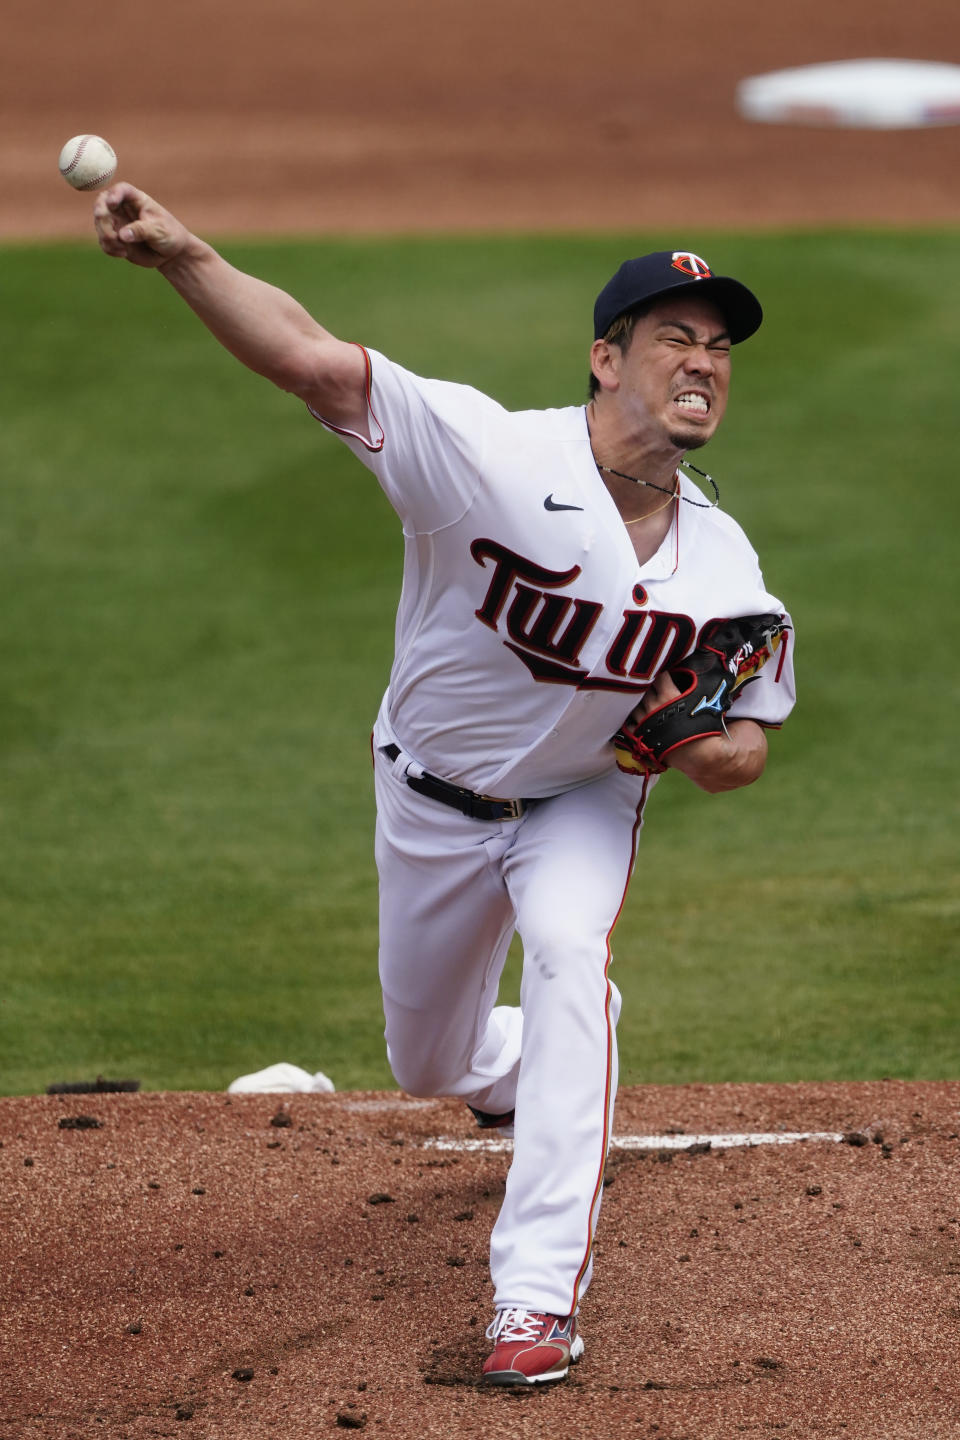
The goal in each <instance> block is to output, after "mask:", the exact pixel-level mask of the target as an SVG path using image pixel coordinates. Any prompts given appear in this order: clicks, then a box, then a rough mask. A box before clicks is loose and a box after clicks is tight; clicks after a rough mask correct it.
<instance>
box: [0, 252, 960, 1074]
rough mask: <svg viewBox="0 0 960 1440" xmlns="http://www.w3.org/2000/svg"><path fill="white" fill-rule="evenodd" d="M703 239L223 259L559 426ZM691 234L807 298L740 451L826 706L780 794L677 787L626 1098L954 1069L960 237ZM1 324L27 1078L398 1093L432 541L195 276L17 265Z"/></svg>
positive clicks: (775, 306) (758, 281)
mask: <svg viewBox="0 0 960 1440" xmlns="http://www.w3.org/2000/svg"><path fill="white" fill-rule="evenodd" d="M672 243H673V237H665V236H660V235H648V236H639V237H638V236H631V237H629V238H624V237H618V236H605V237H597V238H565V237H557V238H555V239H544V238H540V237H538V238H529V239H527V238H523V237H514V238H509V237H508V238H502V239H489V238H484V237H480V238H475V239H469V240H463V239H457V240H442V239H437V240H429V239H425V240H403V241H398V242H393V241H386V240H383V241H377V240H363V241H357V242H355V243H347V242H323V243H316V244H308V243H296V244H293V243H291V244H273V245H266V244H262V245H261V244H251V243H243V244H241V243H233V242H228V243H226V244H225V245H224V246H223V248H224V249H225V251H226V253H227V254H228V255H229V257H230V258H231V259H232V260H234V261H236V262H237V263H238V264H240V265H242V266H244V267H247V268H250V269H252V270H254V271H255V272H256V273H258V274H260V275H262V276H264V277H265V278H267V279H270V280H272V281H274V282H275V283H278V284H280V285H282V286H284V287H285V288H288V289H289V290H291V291H292V292H293V293H294V294H296V295H297V296H298V297H299V298H300V299H302V300H303V301H304V303H306V304H307V305H308V307H309V308H311V309H312V310H313V311H314V313H316V314H317V315H318V316H319V317H320V318H321V319H323V320H324V321H325V323H327V324H329V325H330V327H331V328H332V329H333V330H334V331H335V332H336V333H338V334H342V335H343V336H345V337H347V338H358V339H362V340H364V341H365V342H367V343H369V344H372V345H374V346H376V347H378V348H381V349H383V350H386V351H387V352H388V353H390V354H391V355H393V356H394V358H396V359H398V360H400V361H401V362H402V363H404V364H406V365H408V366H410V367H411V368H413V369H417V370H420V371H422V372H428V373H433V374H441V375H445V376H448V377H450V378H458V379H462V380H466V381H469V382H471V383H474V384H477V385H479V386H481V387H482V388H484V389H487V390H489V391H490V392H491V393H493V394H495V395H496V396H497V397H498V398H500V399H501V400H503V401H504V402H505V403H506V404H508V405H510V406H514V407H524V406H530V405H548V404H565V403H571V402H573V403H576V402H578V401H579V400H580V399H582V397H583V391H584V377H585V374H586V358H585V357H586V350H587V348H588V345H589V339H590V324H589V319H590V309H591V305H592V300H593V296H594V294H595V292H596V290H597V289H598V288H599V286H600V285H601V284H602V283H603V281H604V280H605V279H606V277H607V275H608V274H609V273H611V272H612V270H613V268H614V267H615V266H616V265H617V264H618V263H619V261H620V259H622V258H623V257H624V255H626V254H627V253H630V252H631V251H633V252H634V253H636V252H638V251H640V250H641V249H645V248H655V247H659V246H660V245H669V244H672ZM685 243H693V244H695V245H696V247H697V248H698V249H699V250H700V251H701V253H706V254H707V255H708V256H709V257H710V258H711V259H712V261H713V263H714V265H715V267H716V268H717V269H718V270H730V271H733V272H734V273H737V274H739V275H742V277H743V278H744V279H746V280H747V281H748V282H750V283H752V284H753V285H754V286H755V288H756V289H757V290H758V292H759V293H760V294H761V296H762V298H763V299H764V302H765V307H766V310H767V320H766V324H765V326H764V328H763V330H762V331H761V332H760V335H759V336H758V337H757V339H756V340H755V341H753V342H751V344H749V345H747V346H744V347H743V349H742V351H738V352H737V354H736V363H735V380H734V392H733V400H732V404H731V411H730V416H729V418H728V420H727V422H726V425H725V428H724V430H723V432H722V434H721V435H720V437H719V438H718V439H717V441H716V442H714V444H713V445H712V446H711V447H710V450H709V451H708V452H705V455H704V458H705V460H706V462H707V465H708V468H710V469H712V470H713V472H714V474H715V475H716V476H717V478H718V480H719V482H720V486H721V490H722V494H723V503H724V505H725V506H726V508H728V509H729V510H730V511H731V512H732V513H733V514H735V515H736V516H737V518H739V519H740V520H741V521H742V522H743V523H744V525H745V526H746V528H747V531H748V533H749V534H750V536H751V538H752V539H753V541H754V543H755V544H756V546H757V548H758V550H759V552H760V554H761V557H762V559H763V562H764V567H765V572H766V575H767V579H768V583H769V585H770V587H771V588H772V589H773V591H774V592H775V593H776V594H779V595H781V596H782V597H783V598H784V599H785V600H786V601H787V603H788V604H789V605H790V608H791V610H792V613H793V616H794V619H795V621H796V624H797V630H798V672H799V685H800V704H799V706H798V709H797V711H796V713H795V715H794V717H793V718H792V719H791V721H790V723H789V724H788V726H786V727H785V729H784V731H783V733H782V735H780V736H777V737H774V738H773V740H772V742H771V744H772V750H773V757H772V761H771V764H770V767H769V769H768V772H767V774H766V775H765V776H764V778H763V780H762V781H761V782H760V783H759V784H758V785H757V786H755V787H753V788H752V789H750V790H748V791H745V792H742V793H739V794H735V795H728V796H718V797H707V796H704V795H702V794H700V793H699V792H697V791H695V790H694V789H693V788H692V787H690V786H689V785H687V784H686V783H685V782H684V781H683V780H682V779H681V777H679V776H672V777H670V776H668V777H667V778H666V780H665V781H664V782H663V783H662V784H661V786H660V787H659V789H658V791H657V793H656V794H655V795H654V797H653V800H652V801H651V805H650V809H649V815H648V826H647V832H646V835H645V837H644V841H643V844H642V847H641V856H640V861H639V864H638V869H637V875H636V879H635V881H634V885H633V887H632V891H631V894H630V897H629V899H628V903H627V906H626V908H625V911H624V915H623V917H622V920H621V923H620V926H619V929H618V931H617V935H616V937H615V955H616V966H615V971H614V974H615V978H616V979H617V982H618V984H619V985H620V987H621V989H622V990H623V992H624V998H625V1004H624V1013H623V1018H622V1020H621V1051H622V1057H621V1058H622V1078H623V1080H624V1081H625V1082H627V1083H633V1082H638V1081H644V1080H653V1081H657V1082H664V1083H667V1082H677V1081H682V1080H708V1081H711V1080H712V1081H720V1080H763V1079H782V1080H801V1079H812V1078H831V1077H843V1078H850V1079H859V1078H869V1077H875V1076H880V1075H896V1076H905V1077H916V1078H934V1077H941V1076H957V1075H958V1074H960V1046H958V1040H957V1036H958V1034H960V979H958V965H957V960H958V953H957V952H958V921H960V884H958V880H957V864H956V853H957V844H956V820H957V808H958V807H957V800H958V794H957V780H956V775H957V770H956V765H955V761H954V751H955V734H956V729H957V726H956V720H955V718H954V717H955V715H956V713H957V704H958V700H960V695H958V688H960V686H958V680H957V666H956V665H955V664H954V663H953V658H952V654H951V647H950V643H949V637H950V627H951V622H952V620H953V617H954V613H955V609H956V599H955V597H956V590H957V586H956V578H955V577H956V573H957V543H956V538H955V537H956V533H957V526H958V520H960V499H958V485H957V482H956V479H955V476H954V473H953V469H954V458H953V451H954V440H955V435H956V400H955V393H954V392H955V380H954V376H955V374H956V373H957V370H958V366H960V281H958V280H957V279H956V267H955V263H954V261H955V251H956V246H957V236H956V235H955V234H953V233H947V232H944V233H924V234H915V235H911V234H904V233H903V232H890V233H886V232H876V233H869V234H864V233H860V232H848V233H843V232H841V233H829V234H827V233H825V234H822V235H817V234H809V233H805V234H803V235H783V236H770V235H763V236H737V235H721V236H713V237H711V236H699V235H698V236H695V237H689V238H688V239H686V240H685ZM0 303H2V306H3V313H4V316H5V331H6V334H7V335H8V337H10V342H12V343H9V349H8V355H7V363H6V365H5V367H4V370H5V376H4V391H3V425H2V427H0V473H2V475H3V488H2V497H3V499H2V504H0V598H2V615H3V625H2V630H0V664H2V671H0V673H2V676H3V685H2V691H0V822H2V823H0V877H2V878H0V976H2V986H0V1093H21V1092H30V1091H35V1090H42V1089H43V1088H44V1087H45V1086H46V1085H47V1084H48V1083H49V1082H50V1081H51V1080H64V1079H78V1078H92V1076H94V1075H96V1074H98V1073H101V1074H133V1075H136V1076H138V1077H139V1078H140V1079H141V1081H142V1083H143V1085H144V1087H145V1088H149V1089H158V1088H188V1087H189V1088H211V1089H219V1088H222V1087H223V1086H225V1085H226V1083H227V1082H228V1081H229V1080H230V1079H231V1078H232V1077H233V1076H234V1075H236V1074H239V1073H241V1072H242V1071H245V1070H252V1069H255V1068H258V1067H259V1066H260V1065H263V1064H266V1063H269V1062H271V1061H273V1060H279V1059H286V1060H291V1061H293V1062H295V1063H297V1064H301V1065H304V1066H306V1068H308V1069H313V1068H321V1069H324V1070H326V1071H327V1073H329V1074H330V1075H332V1076H333V1078H334V1080H335V1081H336V1083H337V1086H338V1088H341V1089H348V1088H355V1087H368V1086H384V1085H389V1084H391V1083H392V1082H391V1079H390V1076H389V1072H388V1070H387V1067H386V1063H385V1060H384V1057H383V1053H382V1040H381V1034H380V1032H381V1028H382V1021H381V1014H380V1002H379V993H378V989H377V983H376V878H375V874H374V870H373V862H372V853H371V852H372V830H373V805H372V783H371V776H370V766H369V749H368V735H369V728H370V724H371V721H372V718H373V716H374V714H375V711H376V707H377V704H378V701H379V696H380V692H381V690H382V686H383V684H384V682H385V678H386V674H387V670H388V667H389V660H390V653H391V645H392V632H393V613H394V608H395V603H396V597H397V593H398V587H399V577H400V542H399V533H398V527H397V524H396V521H395V519H394V517H393V515H392V512H391V511H390V509H389V507H388V506H387V504H386V502H385V501H384V500H383V498H382V496H381V495H380V493H379V491H378V490H377V488H376V486H375V485H374V483H373V482H372V480H371V479H370V478H369V477H368V476H367V474H366V472H364V471H363V470H362V469H361V467H360V466H359V465H358V464H357V463H356V462H355V461H354V460H353V458H352V457H351V456H350V455H349V454H348V453H347V452H346V450H345V449H343V448H342V447H341V446H340V445H339V443H338V442H337V441H336V440H334V439H333V438H331V437H328V436H326V435H325V434H324V433H323V432H322V431H321V430H320V428H319V427H318V426H317V425H316V424H315V423H314V422H313V421H311V420H310V418H309V417H308V416H307V414H306V412H305V411H304V410H303V409H302V407H299V406H298V405H297V404H296V403H295V402H294V401H292V400H290V399H289V398H288V397H285V396H283V395H280V394H279V393H278V392H275V391H273V390H272V389H271V388H270V387H269V386H267V385H265V384H264V383H263V382H262V381H260V380H257V379H256V378H255V377H253V376H251V375H248V374H247V373H246V372H245V371H244V370H243V369H242V368H241V367H239V366H237V365H236V363H235V362H233V361H232V360H231V359H230V358H229V357H228V356H226V355H224V354H223V353H222V352H221V351H220V350H219V349H218V347H217V346H216V345H215V344H214V342H213V341H212V340H210V339H209V337H208V336H206V334H205V333H204V332H203V330H202V328H201V327H200V326H199V324H198V323H197V322H196V320H195V319H194V318H193V317H192V316H191V315H190V314H189V313H188V312H187V311H186V310H184V309H183V308H182V306H181V305H180V302H179V301H177V299H176V297H175V296H174V295H173V293H172V292H171V291H170V290H169V289H168V288H167V287H166V286H165V285H164V283H163V282H162V281H161V280H160V279H159V278H158V277H156V276H152V275H145V274H143V273H139V272H134V271H132V270H131V269H129V268H128V267H125V266H122V265H119V264H115V263H109V262H107V261H106V260H104V259H103V258H102V257H101V256H100V255H99V254H98V253H97V252H96V251H95V250H93V249H92V248H91V247H86V246H62V245H49V246H43V247H39V248H33V249H28V248H22V247H8V248H6V249H3V250H0ZM516 971H517V960H516V957H514V960H513V962H512V964H511V968H510V974H509V976H508V979H507V983H506V987H505V988H506V991H507V993H508V994H514V993H515V990H516V978H517V977H516Z"/></svg>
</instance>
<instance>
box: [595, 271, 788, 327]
mask: <svg viewBox="0 0 960 1440" xmlns="http://www.w3.org/2000/svg"><path fill="white" fill-rule="evenodd" d="M685 290H696V291H697V292H698V294H701V295H706V296H708V297H709V299H710V300H711V301H712V302H713V303H714V304H715V305H716V306H717V308H718V309H719V310H720V311H721V312H722V314H723V317H724V319H725V320H726V322H727V330H728V331H729V334H730V340H731V343H732V344H734V345H736V344H738V343H739V341H741V340H746V339H748V338H749V336H751V335H752V334H753V333H754V331H755V330H758V329H759V328H760V322H761V320H762V319H763V310H762V309H761V307H760V301H759V300H758V299H757V297H756V295H754V294H753V292H752V291H751V290H748V289H747V287H746V285H741V283H740V281H739V280H732V279H731V278H730V276H729V275H714V273H713V271H712V270H711V269H710V266H709V265H708V264H707V262H706V260H702V259H701V258H700V256H699V255H694V254H693V253H692V251H690V250H655V251H654V252H653V254H652V255H641V256H640V257H639V258H638V259H636V260H625V261H624V262H623V264H622V265H621V266H620V269H619V270H618V271H617V273H616V275H614V276H613V278H612V279H611V280H608V281H607V283H606V285H604V287H603V289H602V290H601V291H600V294H599V295H598V296H597V303H596V304H595V305H594V307H593V334H594V339H596V340H602V339H603V337H604V335H606V333H607V331H608V330H609V329H610V326H611V325H612V324H613V322H614V320H616V319H617V317H618V316H620V315H622V314H623V313H624V311H625V310H632V309H633V307H634V305H641V304H643V302H644V301H646V300H655V299H658V298H659V297H660V296H662V295H674V294H678V293H682V292H683V291H685Z"/></svg>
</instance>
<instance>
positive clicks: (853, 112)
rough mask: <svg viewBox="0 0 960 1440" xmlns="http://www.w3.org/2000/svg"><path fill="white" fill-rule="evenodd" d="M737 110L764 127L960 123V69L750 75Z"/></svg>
mask: <svg viewBox="0 0 960 1440" xmlns="http://www.w3.org/2000/svg"><path fill="white" fill-rule="evenodd" d="M737 109H738V110H739V112H740V114H741V115H742V116H743V117H744V119H746V120H756V121H760V122H763V123H767V124H781V125H783V124H788V125H790V124H792V125H825V126H831V125H840V126H852V127H857V128H860V129H872V130H908V129H919V128H925V127H927V126H931V125H958V124H960V65H947V64H943V63H940V62H936V61H928V60H832V61H828V62H827V63H826V64H824V65H802V66H800V67H799V68H797V69H794V70H776V71H773V72H772V73H771V74H769V75H753V76H751V77H750V78H749V79H746V80H741V82H740V84H739V85H738V87H737Z"/></svg>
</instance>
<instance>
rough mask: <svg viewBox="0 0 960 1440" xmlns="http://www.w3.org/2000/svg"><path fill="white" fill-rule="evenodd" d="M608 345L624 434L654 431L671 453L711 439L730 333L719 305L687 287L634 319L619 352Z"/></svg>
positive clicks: (722, 407) (724, 392)
mask: <svg viewBox="0 0 960 1440" xmlns="http://www.w3.org/2000/svg"><path fill="white" fill-rule="evenodd" d="M608 349H609V352H610V355H609V362H610V368H611V371H612V373H613V375H614V377H615V384H614V386H613V387H612V394H613V396H614V397H615V403H616V404H617V406H618V409H619V410H620V411H621V415H622V418H623V419H624V420H625V421H626V423H627V427H628V429H629V430H630V431H633V432H635V433H637V434H638V435H647V434H650V433H651V432H655V431H659V432H660V433H661V434H662V435H663V437H664V438H665V439H666V440H668V441H669V443H670V444H671V445H672V446H673V447H674V448H675V449H678V450H695V449H698V448H699V447H700V446H701V445H706V443H707V441H708V440H710V439H712V437H713V436H714V434H715V433H716V430H717V427H718V426H719V424H720V421H721V420H722V419H723V416H724V412H725V411H726V408H727V397H728V394H729V389H730V336H729V334H728V331H727V325H726V321H725V319H724V316H723V313H722V311H721V310H720V309H719V307H718V306H716V305H715V304H713V302H712V301H710V300H708V299H707V298H706V296H698V295H696V294H695V293H690V292H689V291H686V292H684V293H683V294H681V295H676V296H666V297H664V299H662V300H659V301H657V302H656V303H655V304H654V305H653V306H651V308H650V310H649V311H648V312H647V314H645V315H643V316H641V317H640V319H639V320H637V322H636V324H635V326H634V329H633V335H632V337H631V340H630V344H629V346H628V347H627V349H626V350H625V351H624V350H621V349H620V347H619V346H612V345H611V346H609V347H608ZM604 388H606V387H604Z"/></svg>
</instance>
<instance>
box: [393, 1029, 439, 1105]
mask: <svg viewBox="0 0 960 1440" xmlns="http://www.w3.org/2000/svg"><path fill="white" fill-rule="evenodd" d="M387 1059H388V1060H389V1062H390V1069H391V1070H392V1071H393V1078H394V1079H395V1080H396V1082H397V1084H398V1085H399V1086H400V1089H401V1090H405V1091H406V1093H407V1094H408V1095H415V1096H417V1097H418V1099H423V1100H430V1099H433V1097H434V1096H436V1095H448V1094H449V1093H450V1088H449V1081H448V1078H447V1076H446V1075H444V1074H443V1073H442V1071H441V1069H440V1068H439V1067H438V1066H437V1064H436V1062H435V1060H434V1059H433V1057H431V1056H430V1055H429V1054H422V1053H421V1054H419V1055H418V1054H409V1055H398V1054H396V1053H395V1052H394V1050H393V1049H392V1048H391V1046H390V1045H389V1043H388V1045H387Z"/></svg>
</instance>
